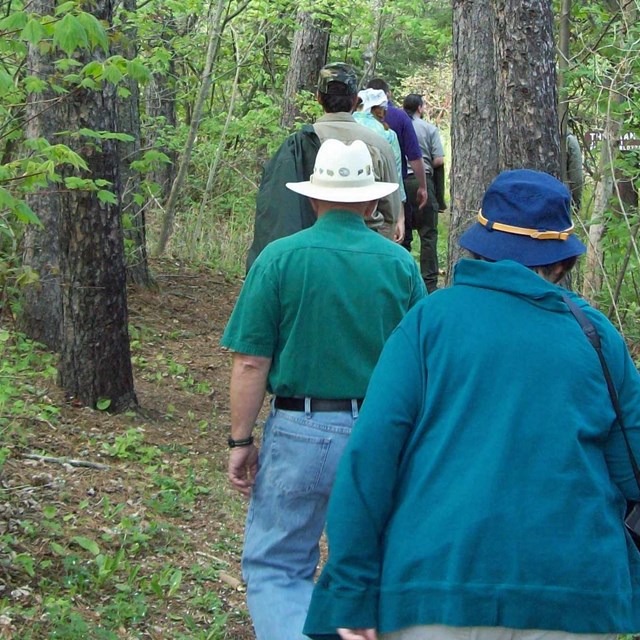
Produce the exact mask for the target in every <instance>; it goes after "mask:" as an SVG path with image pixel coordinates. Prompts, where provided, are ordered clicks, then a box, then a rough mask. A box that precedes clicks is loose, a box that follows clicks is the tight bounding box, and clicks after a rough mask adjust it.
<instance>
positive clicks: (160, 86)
mask: <svg viewBox="0 0 640 640" xmlns="http://www.w3.org/2000/svg"><path fill="white" fill-rule="evenodd" d="M175 77H176V69H175V62H174V59H173V57H171V59H170V60H169V62H168V68H167V70H166V71H165V72H163V73H154V74H153V78H152V80H151V82H149V83H148V84H147V85H146V87H145V104H146V110H147V116H148V117H149V119H150V120H151V122H152V124H151V126H148V127H146V133H147V137H146V140H145V144H146V146H147V147H152V148H154V149H157V150H158V151H161V152H162V153H164V154H165V155H166V156H167V157H168V158H169V159H170V160H171V162H170V163H163V164H161V165H159V166H158V167H157V168H155V169H153V170H152V171H151V172H150V174H149V180H150V181H151V182H153V183H155V185H157V190H154V192H153V195H154V196H155V198H157V200H158V201H160V202H166V201H167V198H168V197H169V194H170V193H171V185H172V184H173V181H174V180H175V177H176V163H177V161H178V154H177V153H176V152H175V151H174V150H172V149H169V147H167V146H164V145H162V144H160V143H158V139H159V138H160V137H165V136H166V135H167V134H173V132H174V130H175V127H176V123H177V118H176V82H175Z"/></svg>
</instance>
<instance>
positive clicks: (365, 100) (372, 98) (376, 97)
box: [358, 89, 389, 113]
mask: <svg viewBox="0 0 640 640" xmlns="http://www.w3.org/2000/svg"><path fill="white" fill-rule="evenodd" d="M358 98H360V100H362V110H363V111H364V112H365V113H369V112H370V111H371V107H385V109H386V108H387V106H388V104H389V99H388V98H387V94H386V93H385V92H384V91H383V90H382V89H363V90H362V91H358Z"/></svg>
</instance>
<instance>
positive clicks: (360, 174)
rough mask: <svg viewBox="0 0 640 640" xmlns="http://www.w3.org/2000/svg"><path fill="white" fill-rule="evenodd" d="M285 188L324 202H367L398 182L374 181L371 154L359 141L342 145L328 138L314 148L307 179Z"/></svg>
mask: <svg viewBox="0 0 640 640" xmlns="http://www.w3.org/2000/svg"><path fill="white" fill-rule="evenodd" d="M287 188H288V189H291V191H295V192H296V193H300V194H301V195H303V196H307V197H309V198H314V199H316V200H325V201H327V202H369V201H371V200H378V199H380V198H384V197H385V196H388V195H389V194H390V193H393V192H394V191H395V190H396V189H397V188H398V184H397V183H395V182H376V177H375V174H374V171H373V161H372V160H371V154H370V153H369V149H368V148H367V145H366V144H365V143H364V142H362V140H354V141H353V142H352V143H351V144H344V143H343V142H340V141H339V140H333V139H329V140H325V141H324V142H323V143H322V145H321V146H320V149H318V155H317V156H316V162H315V165H314V168H313V173H312V174H311V178H310V179H309V180H307V181H305V182H287Z"/></svg>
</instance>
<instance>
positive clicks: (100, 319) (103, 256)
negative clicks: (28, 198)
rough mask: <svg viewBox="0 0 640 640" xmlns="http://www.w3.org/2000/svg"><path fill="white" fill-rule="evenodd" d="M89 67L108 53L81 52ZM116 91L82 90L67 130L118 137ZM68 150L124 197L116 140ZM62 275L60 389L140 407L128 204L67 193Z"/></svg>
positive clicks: (109, 12) (89, 401) (72, 142)
mask: <svg viewBox="0 0 640 640" xmlns="http://www.w3.org/2000/svg"><path fill="white" fill-rule="evenodd" d="M92 13H93V15H95V16H96V18H98V19H99V20H101V21H103V22H104V23H106V24H108V25H111V24H112V16H113V4H112V2H111V0H98V1H96V2H94V4H93V6H92ZM76 57H77V58H78V59H79V60H80V61H81V62H83V63H85V64H86V63H88V62H89V61H90V60H93V59H104V57H105V56H104V53H103V52H102V50H96V51H95V52H93V53H89V52H87V51H82V52H78V53H77V54H76ZM116 101H117V98H116V87H115V86H114V85H111V84H107V83H104V84H103V85H102V87H101V88H100V89H97V90H94V91H86V90H79V91H75V92H73V93H71V94H69V95H68V97H67V99H66V101H65V103H64V104H65V107H66V122H67V126H66V129H69V130H71V131H74V130H78V129H80V128H84V127H86V128H88V129H93V130H95V131H115V130H116V126H117V119H116ZM65 142H66V144H68V145H69V146H70V147H72V148H74V150H76V151H78V152H79V153H80V154H81V155H82V156H83V158H84V159H85V161H86V162H87V165H88V171H87V172H82V173H84V175H81V177H83V178H91V179H93V180H97V179H104V180H108V181H109V182H110V183H111V185H112V186H111V187H109V188H110V189H111V190H112V191H113V192H115V193H116V194H117V193H119V180H120V178H119V158H118V150H117V143H116V142H115V141H114V140H106V139H87V138H86V137H84V136H80V137H70V139H68V140H65ZM61 205H62V206H61V208H60V274H61V278H62V349H61V357H60V365H59V373H60V383H61V385H62V387H63V388H64V389H65V391H66V393H67V395H68V396H69V397H72V398H74V399H75V400H76V401H79V402H80V403H82V404H84V405H88V406H91V407H95V406H96V404H97V402H98V401H99V400H107V401H109V403H110V405H109V410H111V411H121V410H124V409H126V408H128V407H131V406H134V405H135V404H136V396H135V393H134V388H133V373H132V368H131V356H130V351H129V335H128V327H127V292H126V273H125V259H124V243H123V234H122V224H121V210H120V203H119V202H118V203H115V204H111V203H108V202H102V201H101V200H100V199H99V198H98V194H97V192H96V191H92V190H67V191H65V192H64V193H63V194H62V195H61Z"/></svg>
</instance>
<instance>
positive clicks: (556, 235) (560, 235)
mask: <svg viewBox="0 0 640 640" xmlns="http://www.w3.org/2000/svg"><path fill="white" fill-rule="evenodd" d="M478 222H479V223H480V224H481V225H482V226H483V227H486V228H487V229H489V231H491V230H492V229H495V230H496V231H504V232H505V233H513V234H515V235H518V236H528V237H529V238H533V239H534V240H568V238H569V236H570V235H571V234H572V233H573V229H574V227H573V224H572V225H571V226H570V227H569V228H568V229H565V230H564V231H540V230H539V229H527V228H526V227H514V226H512V225H510V224H502V222H491V221H490V220H487V219H486V218H485V217H484V216H483V215H482V209H480V211H479V212H478Z"/></svg>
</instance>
